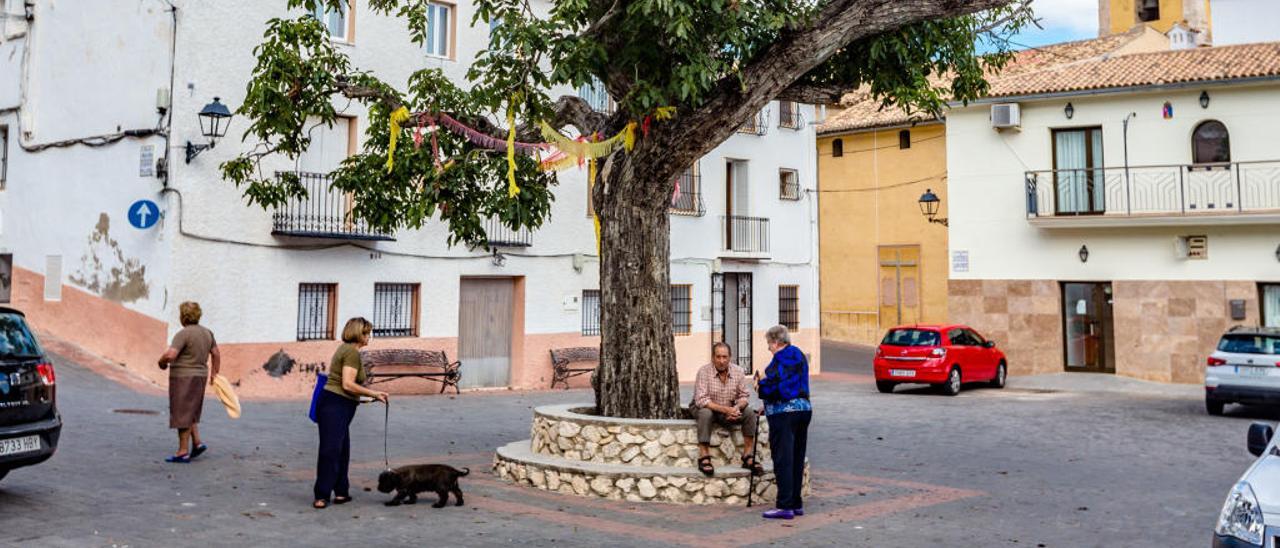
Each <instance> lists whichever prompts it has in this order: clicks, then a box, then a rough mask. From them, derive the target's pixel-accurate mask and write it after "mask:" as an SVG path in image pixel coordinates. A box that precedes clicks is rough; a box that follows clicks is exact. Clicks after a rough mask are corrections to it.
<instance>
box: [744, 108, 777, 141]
mask: <svg viewBox="0 0 1280 548" xmlns="http://www.w3.org/2000/svg"><path fill="white" fill-rule="evenodd" d="M738 133H746V134H748V135H766V134H768V133H769V111H768V110H761V111H760V112H757V113H756V114H755V115H754V116H752V117H751V119H750V120H747V121H746V122H744V123H743V124H742V125H741V126H738Z"/></svg>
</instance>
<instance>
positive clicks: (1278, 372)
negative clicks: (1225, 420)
mask: <svg viewBox="0 0 1280 548" xmlns="http://www.w3.org/2000/svg"><path fill="white" fill-rule="evenodd" d="M1228 403H1244V404H1251V405H1272V404H1274V405H1280V328H1275V327H1233V328H1231V329H1230V330H1229V331H1227V332H1226V333H1224V334H1223V335H1222V339H1221V340H1219V341H1218V349H1217V350H1215V351H1214V352H1213V354H1210V355H1209V359H1208V363H1207V364H1206V367H1205V372H1204V407H1205V409H1206V410H1207V411H1208V412H1209V414H1210V415H1221V414H1222V410H1223V408H1224V407H1225V406H1226V405H1227V404H1228Z"/></svg>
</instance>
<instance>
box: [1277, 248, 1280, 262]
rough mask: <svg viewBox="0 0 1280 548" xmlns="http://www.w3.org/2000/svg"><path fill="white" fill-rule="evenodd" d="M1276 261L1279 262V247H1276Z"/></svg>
mask: <svg viewBox="0 0 1280 548" xmlns="http://www.w3.org/2000/svg"><path fill="white" fill-rule="evenodd" d="M1276 260H1277V261H1280V245H1278V246H1276Z"/></svg>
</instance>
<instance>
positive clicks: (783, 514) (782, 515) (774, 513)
mask: <svg viewBox="0 0 1280 548" xmlns="http://www.w3.org/2000/svg"><path fill="white" fill-rule="evenodd" d="M761 517H763V518H764V519H791V518H794V517H796V514H795V512H792V511H791V510H784V509H782V508H774V509H773V510H769V511H767V512H765V513H764V514H762V516H761Z"/></svg>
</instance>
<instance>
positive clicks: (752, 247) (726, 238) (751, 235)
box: [720, 215, 769, 259]
mask: <svg viewBox="0 0 1280 548" xmlns="http://www.w3.org/2000/svg"><path fill="white" fill-rule="evenodd" d="M720 234H721V238H722V240H721V243H722V245H721V246H720V251H721V253H722V254H723V255H724V256H728V257H734V258H756V259H766V258H768V257H769V219H765V218H761V217H743V216H738V215H728V216H722V217H720Z"/></svg>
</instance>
